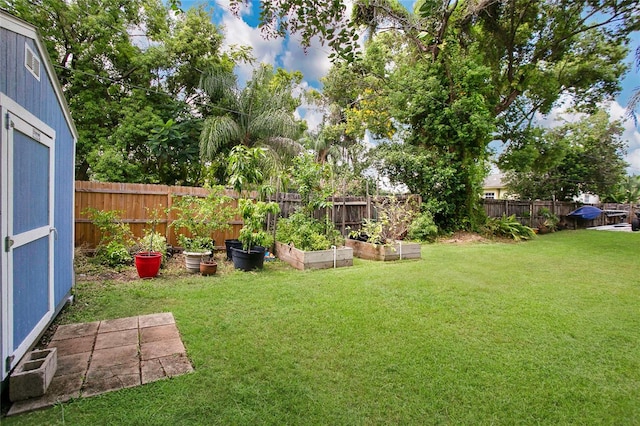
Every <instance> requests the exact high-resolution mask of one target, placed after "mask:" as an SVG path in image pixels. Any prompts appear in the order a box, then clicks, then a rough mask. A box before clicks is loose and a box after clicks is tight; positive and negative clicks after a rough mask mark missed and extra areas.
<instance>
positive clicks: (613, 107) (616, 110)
mask: <svg viewBox="0 0 640 426" xmlns="http://www.w3.org/2000/svg"><path fill="white" fill-rule="evenodd" d="M609 114H610V115H611V118H612V119H614V120H620V121H621V122H622V126H623V127H624V132H623V133H622V140H623V141H626V142H627V144H628V146H627V155H626V156H625V160H626V161H627V163H629V167H628V168H627V171H628V172H629V174H635V175H639V174H640V132H638V129H637V128H636V126H635V123H634V122H633V120H632V119H631V118H628V117H627V116H626V115H625V114H626V109H625V108H624V107H622V106H621V105H620V104H619V103H618V102H611V104H610V105H609Z"/></svg>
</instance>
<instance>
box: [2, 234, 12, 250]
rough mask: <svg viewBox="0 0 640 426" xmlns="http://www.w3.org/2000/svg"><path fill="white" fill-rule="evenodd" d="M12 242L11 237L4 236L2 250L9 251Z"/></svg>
mask: <svg viewBox="0 0 640 426" xmlns="http://www.w3.org/2000/svg"><path fill="white" fill-rule="evenodd" d="M13 243H14V241H13V240H12V239H11V237H9V236H7V237H4V251H5V252H7V253H9V250H11V246H12V245H13Z"/></svg>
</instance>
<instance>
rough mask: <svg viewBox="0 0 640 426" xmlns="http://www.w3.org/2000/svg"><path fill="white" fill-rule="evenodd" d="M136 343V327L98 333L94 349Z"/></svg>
mask: <svg viewBox="0 0 640 426" xmlns="http://www.w3.org/2000/svg"><path fill="white" fill-rule="evenodd" d="M137 344H138V329H137V328H136V329H134V330H122V331H112V332H110V333H98V337H96V346H95V349H96V350H98V349H108V348H116V347H119V346H129V345H137Z"/></svg>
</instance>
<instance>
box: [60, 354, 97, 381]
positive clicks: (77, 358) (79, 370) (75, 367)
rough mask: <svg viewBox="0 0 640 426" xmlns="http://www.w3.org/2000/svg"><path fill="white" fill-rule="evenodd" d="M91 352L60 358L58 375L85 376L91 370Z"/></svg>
mask: <svg viewBox="0 0 640 426" xmlns="http://www.w3.org/2000/svg"><path fill="white" fill-rule="evenodd" d="M90 358H91V352H82V353H78V354H73V355H66V356H59V357H58V371H57V372H56V375H66V374H77V375H80V376H84V375H85V373H86V372H87V369H88V368H89V359H90Z"/></svg>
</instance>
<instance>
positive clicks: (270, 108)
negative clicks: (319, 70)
mask: <svg viewBox="0 0 640 426" xmlns="http://www.w3.org/2000/svg"><path fill="white" fill-rule="evenodd" d="M300 78H301V76H287V75H285V74H283V72H282V71H280V72H278V73H276V74H274V73H273V68H272V67H271V66H267V65H262V66H260V67H258V68H256V69H255V70H254V73H253V76H252V78H251V80H250V81H249V82H248V83H247V85H246V86H245V87H243V88H240V87H239V86H238V83H237V78H236V77H235V75H233V73H231V72H229V71H222V72H218V71H215V70H214V71H209V72H208V73H207V74H205V75H204V76H203V79H202V88H203V89H204V91H205V92H206V93H207V94H208V95H209V97H210V98H211V100H212V105H213V108H212V113H211V115H210V116H208V117H207V118H206V119H205V120H204V123H203V129H202V133H201V135H200V154H201V156H202V159H203V160H205V161H215V160H216V159H217V157H219V155H220V154H223V153H226V152H228V151H229V150H230V149H231V148H233V147H234V146H236V145H244V146H246V147H249V148H253V147H264V148H267V149H269V150H270V152H271V153H272V154H273V155H275V156H276V157H277V158H279V159H281V160H285V159H286V158H291V157H292V156H293V155H295V154H296V153H297V152H299V151H300V149H301V146H300V144H299V143H298V142H297V139H298V137H299V136H300V135H301V134H302V131H303V130H304V127H303V124H302V123H301V122H299V121H297V120H296V119H295V117H294V114H293V112H294V110H295V108H296V107H297V102H296V100H295V99H294V98H293V97H292V90H291V89H292V85H293V84H294V83H295V81H296V80H297V79H298V80H299V79H300Z"/></svg>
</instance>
